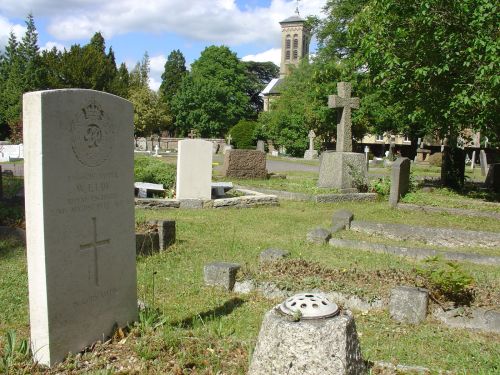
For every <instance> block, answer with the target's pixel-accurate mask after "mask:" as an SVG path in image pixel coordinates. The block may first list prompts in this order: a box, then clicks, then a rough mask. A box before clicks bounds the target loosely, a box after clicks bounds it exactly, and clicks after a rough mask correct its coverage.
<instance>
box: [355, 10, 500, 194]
mask: <svg viewBox="0 0 500 375" xmlns="http://www.w3.org/2000/svg"><path fill="white" fill-rule="evenodd" d="M499 14H500V12H499V9H498V4H497V3H496V2H494V1H492V0H463V1H441V0H417V1H415V0H371V1H369V3H368V5H367V6H366V7H364V8H363V9H362V11H360V12H359V14H358V15H357V16H356V17H355V18H354V21H353V22H352V23H351V24H350V25H349V33H350V35H349V40H350V44H351V46H352V49H353V51H354V53H353V60H352V61H354V62H355V63H356V66H357V67H358V68H359V67H364V68H365V69H366V70H367V72H368V73H369V76H370V80H371V82H372V83H373V84H374V85H377V86H378V87H379V88H380V92H383V93H384V97H383V98H382V96H380V98H381V99H384V100H385V102H386V103H389V105H391V107H392V108H398V109H397V110H396V111H394V112H393V114H394V115H396V116H399V119H398V120H399V122H403V121H404V122H406V126H407V127H408V128H418V129H420V130H421V131H422V132H423V133H425V134H429V135H435V136H437V137H440V138H441V139H444V138H446V139H447V140H448V144H449V146H450V147H451V148H456V147H457V139H458V137H459V136H461V134H462V132H463V131H464V130H465V129H473V130H475V131H481V133H482V134H483V135H488V136H489V137H490V139H491V140H493V141H494V142H498V141H499V139H498V138H499V134H500V129H499V127H500V125H499V121H498V119H499V117H498V114H499V113H500V108H499V97H500V76H499V75H498V71H499V68H500V57H499V54H498V51H499V43H500V42H499V40H500V39H499V33H498V24H499V23H500V15H499ZM382 102H383V101H382ZM452 153H454V152H452ZM452 159H456V160H458V162H460V158H452ZM451 164H453V163H451ZM448 166H449V167H451V168H455V167H456V166H453V165H448ZM450 175H460V174H459V173H451V174H450ZM445 183H446V184H448V185H449V186H454V187H461V186H462V184H463V180H462V181H457V180H455V181H453V179H451V180H450V179H448V180H447V181H445Z"/></svg>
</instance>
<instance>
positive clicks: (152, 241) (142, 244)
mask: <svg viewBox="0 0 500 375" xmlns="http://www.w3.org/2000/svg"><path fill="white" fill-rule="evenodd" d="M159 250H160V243H159V236H158V232H148V233H136V234H135V253H136V254H137V255H142V256H148V255H152V254H154V253H156V252H158V251H159Z"/></svg>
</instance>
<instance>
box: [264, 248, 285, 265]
mask: <svg viewBox="0 0 500 375" xmlns="http://www.w3.org/2000/svg"><path fill="white" fill-rule="evenodd" d="M289 255H290V253H289V252H288V251H285V250H281V249H272V248H271V249H267V250H264V251H263V252H262V253H260V256H259V261H260V263H265V262H276V261H278V260H282V259H284V258H287V257H288V256H289Z"/></svg>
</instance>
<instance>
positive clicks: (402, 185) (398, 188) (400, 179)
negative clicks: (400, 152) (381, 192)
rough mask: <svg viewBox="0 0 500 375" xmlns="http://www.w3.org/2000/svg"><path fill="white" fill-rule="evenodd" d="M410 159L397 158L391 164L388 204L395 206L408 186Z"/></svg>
mask: <svg viewBox="0 0 500 375" xmlns="http://www.w3.org/2000/svg"><path fill="white" fill-rule="evenodd" d="M410 164H411V163H410V159H408V158H398V159H397V160H396V161H395V162H394V164H393V165H392V171H391V192H390V195H389V204H390V205H391V206H393V207H394V206H396V205H397V204H398V202H399V199H400V198H401V197H403V196H404V195H405V194H406V193H407V192H408V189H409V188H410Z"/></svg>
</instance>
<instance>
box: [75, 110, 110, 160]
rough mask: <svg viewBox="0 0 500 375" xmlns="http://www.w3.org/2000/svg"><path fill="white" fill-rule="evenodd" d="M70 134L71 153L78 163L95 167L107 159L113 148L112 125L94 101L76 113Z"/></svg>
mask: <svg viewBox="0 0 500 375" xmlns="http://www.w3.org/2000/svg"><path fill="white" fill-rule="evenodd" d="M71 133H72V136H71V142H72V147H73V152H74V153H75V156H76V158H77V159H78V160H79V161H80V163H82V164H83V165H86V166H88V167H96V166H98V165H101V164H102V163H104V162H105V161H106V160H107V159H108V157H109V155H110V152H111V149H112V147H113V123H112V122H111V121H109V119H108V117H107V116H106V114H105V113H104V111H103V110H102V108H101V107H100V106H99V104H97V103H96V102H95V101H94V102H92V103H90V104H88V105H87V106H86V107H84V108H82V110H81V111H80V112H79V113H78V115H77V116H76V118H75V120H74V122H73V124H72V126H71Z"/></svg>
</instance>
